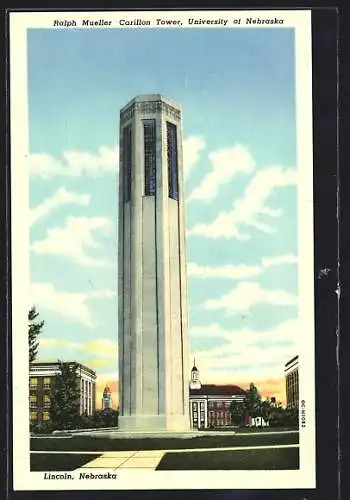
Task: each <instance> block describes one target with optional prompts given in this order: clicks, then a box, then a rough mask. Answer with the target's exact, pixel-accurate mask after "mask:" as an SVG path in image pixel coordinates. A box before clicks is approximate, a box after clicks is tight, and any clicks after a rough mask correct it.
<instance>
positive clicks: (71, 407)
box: [50, 361, 80, 429]
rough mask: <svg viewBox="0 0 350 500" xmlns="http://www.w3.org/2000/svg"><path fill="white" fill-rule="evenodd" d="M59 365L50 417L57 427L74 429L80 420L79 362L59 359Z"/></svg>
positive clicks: (52, 393)
mask: <svg viewBox="0 0 350 500" xmlns="http://www.w3.org/2000/svg"><path fill="white" fill-rule="evenodd" d="M59 366H60V374H59V375H57V376H56V377H55V382H54V385H53V388H52V392H51V407H50V418H51V422H52V424H53V426H54V427H55V428H56V429H72V428H74V427H75V426H76V425H77V424H78V425H79V420H80V415H79V413H80V388H79V379H78V376H77V368H78V364H77V363H75V362H74V363H62V362H61V361H59Z"/></svg>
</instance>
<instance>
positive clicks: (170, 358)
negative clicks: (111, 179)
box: [118, 94, 189, 431]
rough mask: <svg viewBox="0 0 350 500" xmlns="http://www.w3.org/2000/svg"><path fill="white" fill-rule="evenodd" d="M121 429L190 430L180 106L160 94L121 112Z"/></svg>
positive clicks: (134, 102) (145, 97) (132, 103)
mask: <svg viewBox="0 0 350 500" xmlns="http://www.w3.org/2000/svg"><path fill="white" fill-rule="evenodd" d="M119 172H120V173H119V262H118V265H119V268H118V274H119V283H118V288H119V290H118V292H119V293H118V297H119V313H118V314H119V319H118V328H119V333H118V335H119V387H120V417H119V426H120V428H121V429H125V430H170V431H181V430H187V429H189V401H188V398H189V394H188V393H189V389H188V323H187V275H186V243H185V237H186V236H185V234H186V233H185V214H184V212H185V200H184V188H183V186H184V181H183V161H182V124H181V110H180V107H179V106H178V105H177V104H175V103H174V102H173V101H171V100H170V99H167V98H165V97H163V96H161V95H159V94H155V95H143V96H138V97H135V98H134V99H133V100H132V101H130V102H129V104H127V105H126V106H125V107H123V108H122V109H121V111H120V169H119Z"/></svg>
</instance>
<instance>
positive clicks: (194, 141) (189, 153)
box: [183, 135, 205, 180]
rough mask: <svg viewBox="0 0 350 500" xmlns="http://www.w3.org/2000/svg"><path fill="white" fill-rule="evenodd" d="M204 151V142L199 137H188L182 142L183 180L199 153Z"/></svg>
mask: <svg viewBox="0 0 350 500" xmlns="http://www.w3.org/2000/svg"><path fill="white" fill-rule="evenodd" d="M203 149H205V140H204V139H203V137H201V136H196V135H195V136H192V137H188V138H187V139H185V140H184V141H183V156H184V158H183V162H184V177H185V180H186V179H187V178H188V177H189V175H190V173H191V171H192V170H193V168H194V167H195V165H196V163H197V162H198V160H199V157H200V153H201V151H203Z"/></svg>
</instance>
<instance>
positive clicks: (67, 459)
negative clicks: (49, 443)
mask: <svg viewBox="0 0 350 500" xmlns="http://www.w3.org/2000/svg"><path fill="white" fill-rule="evenodd" d="M100 456H101V453H98V454H96V453H94V454H90V453H89V454H87V453H85V454H83V455H75V454H74V455H73V454H67V453H31V454H30V470H31V471H70V470H75V469H77V468H78V467H81V466H82V465H85V464H86V463H88V462H90V461H91V460H94V458H98V457H100Z"/></svg>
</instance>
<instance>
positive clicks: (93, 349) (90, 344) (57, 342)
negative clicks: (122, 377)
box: [40, 336, 118, 359]
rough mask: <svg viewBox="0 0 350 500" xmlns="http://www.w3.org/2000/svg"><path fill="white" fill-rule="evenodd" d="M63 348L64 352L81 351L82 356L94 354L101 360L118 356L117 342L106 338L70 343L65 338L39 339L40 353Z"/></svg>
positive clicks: (69, 340) (70, 341)
mask: <svg viewBox="0 0 350 500" xmlns="http://www.w3.org/2000/svg"><path fill="white" fill-rule="evenodd" d="M57 347H63V348H64V350H65V351H75V350H76V351H83V353H84V355H86V354H89V353H90V354H91V353H92V354H94V355H96V356H98V357H102V358H107V359H109V358H111V359H116V358H117V355H118V342H117V340H115V341H113V340H111V339H108V338H98V339H94V340H86V341H84V342H81V341H72V340H71V339H67V338H61V339H60V338H54V337H44V336H43V337H41V338H40V351H41V350H46V349H52V348H57Z"/></svg>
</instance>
